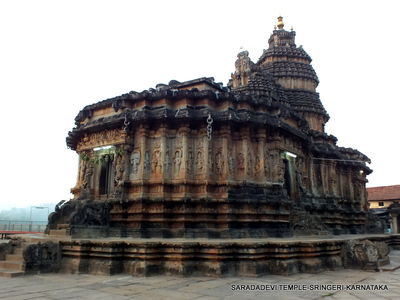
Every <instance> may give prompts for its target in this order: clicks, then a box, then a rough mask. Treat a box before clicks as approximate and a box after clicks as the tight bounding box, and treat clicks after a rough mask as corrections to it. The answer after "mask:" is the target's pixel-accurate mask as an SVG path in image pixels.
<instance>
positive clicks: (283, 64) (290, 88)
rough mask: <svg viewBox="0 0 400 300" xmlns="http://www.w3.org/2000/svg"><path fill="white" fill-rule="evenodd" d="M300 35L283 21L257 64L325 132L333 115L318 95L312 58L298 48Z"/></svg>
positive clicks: (293, 106)
mask: <svg viewBox="0 0 400 300" xmlns="http://www.w3.org/2000/svg"><path fill="white" fill-rule="evenodd" d="M295 37H296V32H295V31H293V30H291V31H286V30H285V29H284V23H283V18H282V17H278V23H277V25H276V26H275V30H274V31H273V32H272V34H271V36H270V38H269V40H268V45H269V47H268V49H267V50H264V52H263V54H262V55H261V57H260V58H259V60H258V62H257V63H256V65H257V66H259V67H261V68H262V69H265V70H267V71H268V72H269V73H271V74H272V75H273V76H274V77H275V79H276V80H277V82H278V83H279V84H280V85H282V87H283V88H284V89H285V92H286V95H287V97H288V101H289V103H290V105H291V106H292V108H293V109H294V110H295V111H296V112H298V113H300V114H301V115H302V116H303V117H304V118H305V119H306V120H307V121H308V123H309V126H310V128H311V129H313V130H317V131H321V132H323V131H324V126H325V123H326V122H327V121H328V119H329V116H328V114H327V112H326V111H325V109H324V107H323V105H322V103H321V101H320V99H319V94H318V93H317V92H316V88H317V86H318V83H319V81H318V77H317V74H316V73H315V70H314V68H313V67H312V65H311V57H310V56H309V55H308V54H307V52H306V51H305V50H304V49H303V47H302V46H299V47H297V46H296V42H295Z"/></svg>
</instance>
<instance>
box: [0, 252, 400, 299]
mask: <svg viewBox="0 0 400 300" xmlns="http://www.w3.org/2000/svg"><path fill="white" fill-rule="evenodd" d="M390 257H391V261H392V263H391V265H390V266H388V267H387V266H385V267H383V268H384V269H386V270H390V269H392V270H391V271H382V272H365V271H360V270H347V269H346V270H344V269H341V270H337V271H327V272H321V273H318V274H295V275H291V276H278V275H265V276H262V277H258V278H245V277H232V278H210V277H191V278H184V277H176V276H154V277H132V276H128V275H114V276H100V275H97V276H96V275H84V274H81V275H77V274H40V275H27V276H23V277H16V278H0V299H13V300H17V299H21V300H22V299H96V300H102V299H112V300H119V299H143V300H145V299H146V300H150V299H173V300H180V299H197V300H207V299H209V300H212V299H303V300H304V299H323V300H328V299H400V268H399V269H396V270H393V268H394V267H395V266H399V265H400V251H399V250H396V251H393V250H392V252H391V255H390ZM322 288H324V289H325V290H318V291H317V290H315V289H322ZM368 288H369V289H371V288H372V289H379V288H381V289H384V290H362V289H368ZM249 289H250V290H249ZM266 289H269V290H266ZM271 289H275V290H271ZM290 289H292V290H290ZM293 289H296V290H293ZM333 289H335V290H333ZM338 289H342V290H338ZM344 289H346V290H344ZM360 289H361V290H360Z"/></svg>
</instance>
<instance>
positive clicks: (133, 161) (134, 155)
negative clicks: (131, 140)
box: [130, 151, 140, 174]
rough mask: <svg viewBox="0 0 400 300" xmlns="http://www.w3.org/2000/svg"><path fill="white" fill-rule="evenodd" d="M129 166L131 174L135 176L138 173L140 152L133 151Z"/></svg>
mask: <svg viewBox="0 0 400 300" xmlns="http://www.w3.org/2000/svg"><path fill="white" fill-rule="evenodd" d="M130 161H131V165H132V173H133V174H137V173H138V171H139V164H140V151H135V152H133V153H132V154H131V159H130Z"/></svg>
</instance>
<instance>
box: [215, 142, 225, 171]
mask: <svg viewBox="0 0 400 300" xmlns="http://www.w3.org/2000/svg"><path fill="white" fill-rule="evenodd" d="M224 168H225V162H224V158H223V156H222V148H219V149H218V150H217V154H216V155H215V172H216V173H217V174H219V175H223V173H224Z"/></svg>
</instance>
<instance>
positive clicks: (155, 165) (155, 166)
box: [151, 149, 162, 173]
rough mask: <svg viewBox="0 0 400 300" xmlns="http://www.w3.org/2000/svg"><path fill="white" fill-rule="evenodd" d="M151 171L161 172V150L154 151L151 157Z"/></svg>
mask: <svg viewBox="0 0 400 300" xmlns="http://www.w3.org/2000/svg"><path fill="white" fill-rule="evenodd" d="M151 164H152V167H151V171H152V172H153V173H161V172H162V163H161V150H160V149H155V150H154V151H153V154H152V156H151Z"/></svg>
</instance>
